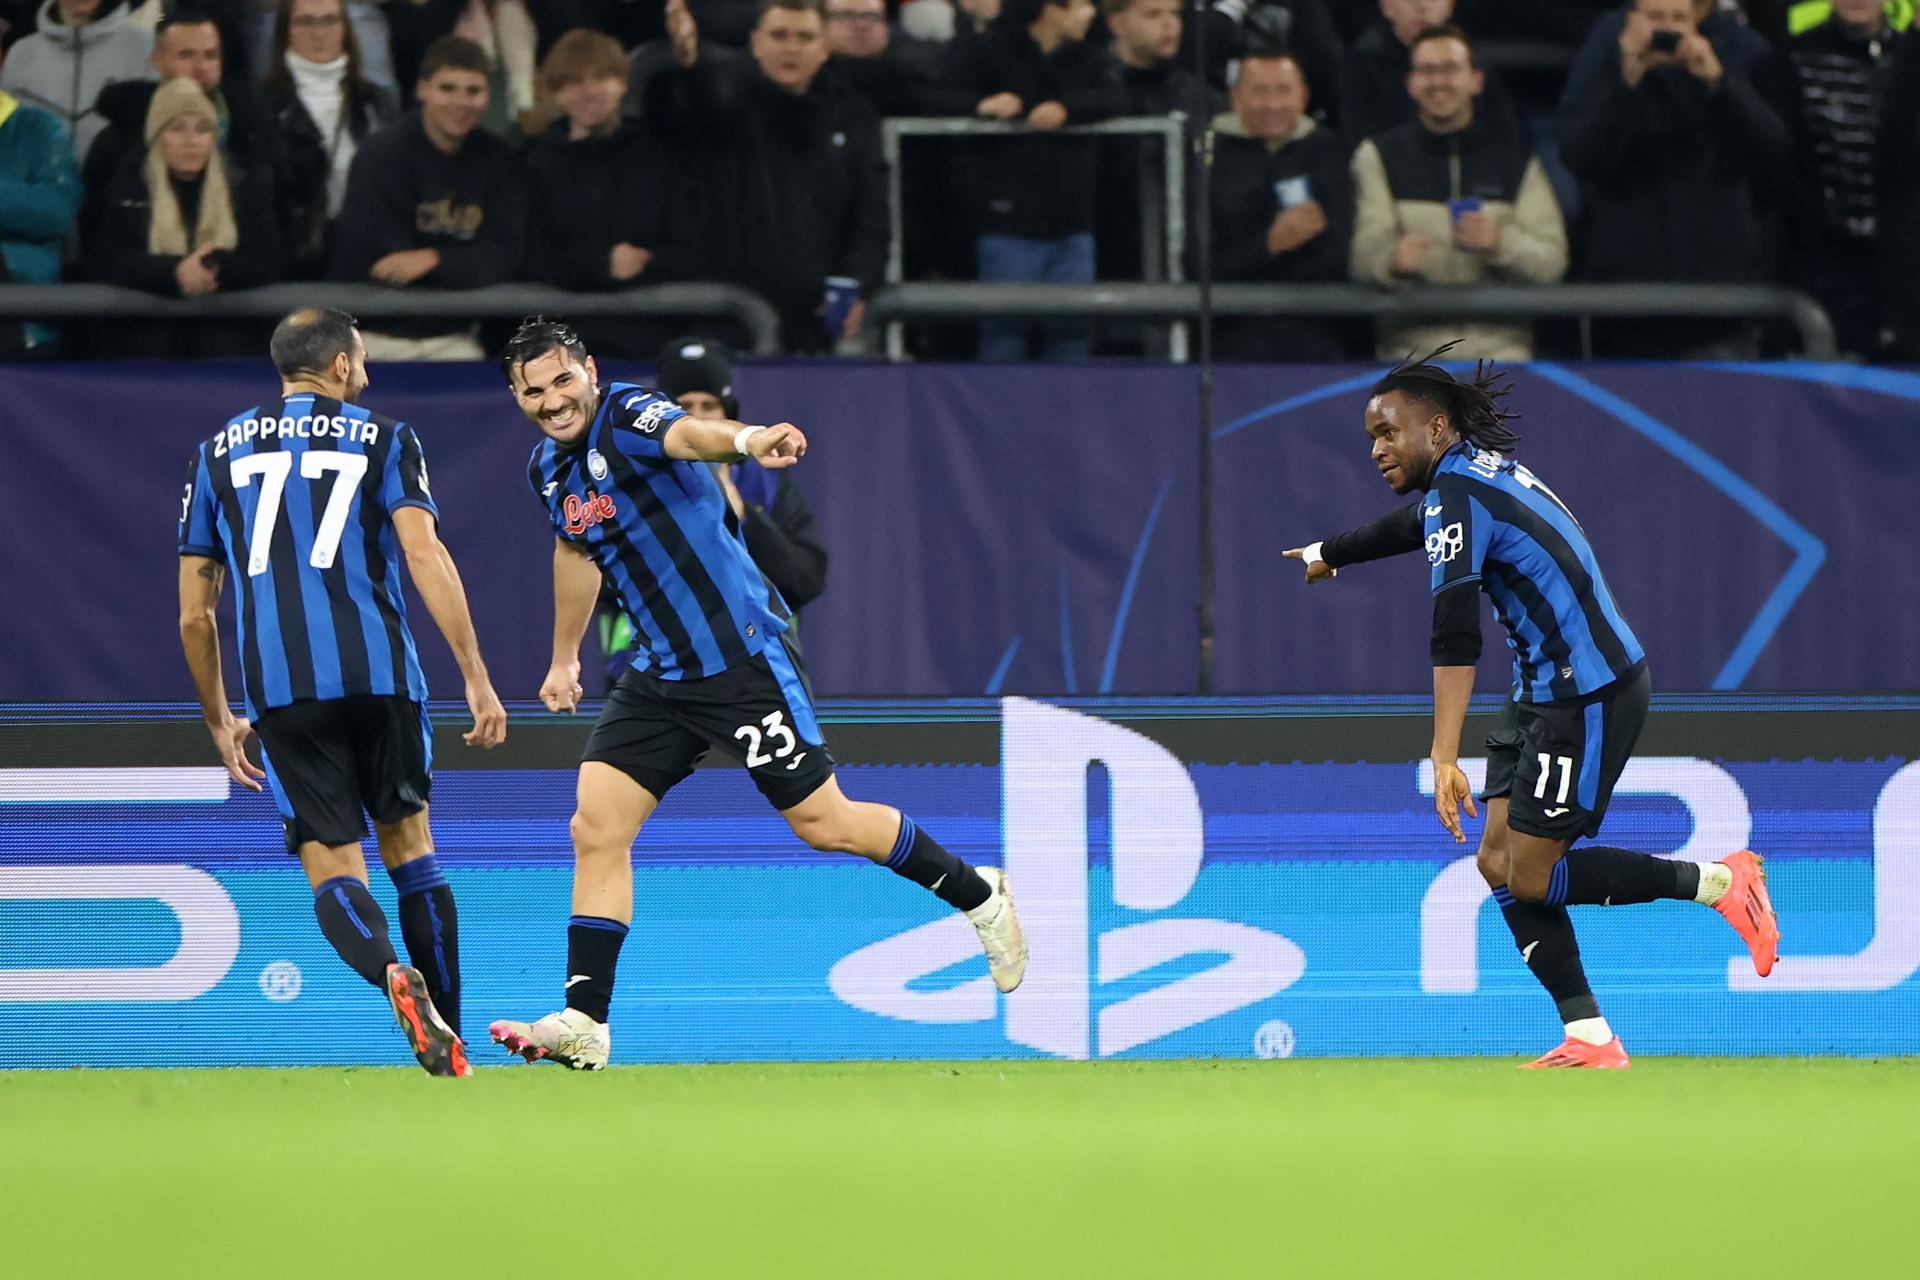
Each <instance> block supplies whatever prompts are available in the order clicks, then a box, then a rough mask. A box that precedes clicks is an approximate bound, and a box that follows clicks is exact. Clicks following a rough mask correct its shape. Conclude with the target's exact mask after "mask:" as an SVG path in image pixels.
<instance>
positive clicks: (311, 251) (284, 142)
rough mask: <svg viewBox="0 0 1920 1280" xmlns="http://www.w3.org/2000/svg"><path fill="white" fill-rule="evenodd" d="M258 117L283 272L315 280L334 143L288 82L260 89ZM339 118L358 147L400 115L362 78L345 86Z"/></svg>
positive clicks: (322, 254)
mask: <svg viewBox="0 0 1920 1280" xmlns="http://www.w3.org/2000/svg"><path fill="white" fill-rule="evenodd" d="M260 114H261V134H262V140H263V143H264V149H265V151H266V154H267V156H268V159H269V162H270V163H271V164H272V167H273V197H274V208H275V212H276V215H277V217H278V218H279V222H280V234H281V236H282V237H283V238H284V240H285V242H286V246H287V274H288V276H289V277H290V278H291V279H294V280H317V279H319V278H320V277H321V276H323V275H325V274H326V269H327V238H328V234H327V233H328V227H327V178H328V175H329V174H330V173H331V172H332V169H333V160H332V156H333V147H334V145H335V142H334V140H333V139H332V138H323V137H321V136H320V126H319V125H317V124H315V123H314V120H313V117H312V116H311V115H309V114H308V113H307V109H306V107H305V106H304V105H302V103H301V101H300V95H299V94H298V93H297V92H295V91H294V88H293V86H292V85H291V84H288V85H283V86H280V87H277V88H269V89H267V90H265V91H263V93H262V94H261V97H260ZM343 114H344V123H345V126H346V132H347V133H348V134H350V135H351V136H352V138H353V142H354V146H355V147H356V148H358V147H359V146H360V145H361V144H363V143H365V142H366V140H367V139H368V138H369V137H370V136H372V135H373V133H374V132H375V131H377V130H379V129H384V128H385V127H386V126H388V125H390V124H392V123H393V122H394V120H395V119H397V118H398V116H399V114H400V112H399V107H398V106H397V105H396V104H395V102H394V100H393V95H392V94H390V93H388V92H387V91H386V90H385V89H382V88H380V87H379V86H377V85H372V84H368V83H367V82H366V81H364V80H362V81H360V82H359V83H358V84H355V85H352V86H351V87H350V88H349V91H348V93H347V98H346V106H345V110H344V113H343Z"/></svg>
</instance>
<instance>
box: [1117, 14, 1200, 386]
mask: <svg viewBox="0 0 1920 1280" xmlns="http://www.w3.org/2000/svg"><path fill="white" fill-rule="evenodd" d="M1101 16H1102V17H1103V18H1104V19H1105V21H1106V24H1107V30H1108V32H1109V33H1111V35H1112V37H1113V45H1112V50H1113V61H1114V64H1115V71H1116V72H1117V73H1118V75H1119V77H1120V96H1121V103H1120V114H1121V115H1126V116H1166V115H1170V114H1172V113H1174V112H1178V113H1180V114H1181V115H1183V116H1185V117H1186V132H1187V136H1188V138H1189V140H1191V139H1193V138H1196V137H1198V136H1199V134H1200V133H1201V132H1202V131H1203V130H1205V129H1206V127H1207V122H1208V121H1210V120H1212V119H1213V117H1214V116H1215V115H1216V114H1217V113H1218V112H1219V111H1220V110H1221V108H1222V107H1223V106H1224V105H1225V102H1226V99H1225V97H1224V96H1223V95H1221V94H1220V93H1219V92H1217V91H1216V90H1215V89H1214V88H1213V86H1211V85H1209V84H1208V83H1207V82H1206V81H1205V80H1202V79H1201V78H1200V77H1199V76H1197V75H1195V74H1194V73H1193V72H1191V71H1189V70H1187V68H1186V67H1185V66H1184V65H1182V64H1181V62H1180V60H1179V54H1180V34H1181V32H1182V30H1183V29H1184V28H1185V25H1186V24H1185V21H1184V19H1183V17H1182V15H1181V12H1180V0H1102V4H1101ZM1165 150H1166V148H1165V145H1164V144H1163V143H1162V142H1161V141H1160V140H1159V139H1158V138H1152V137H1120V138H1102V139H1101V140H1100V153H1099V154H1100V158H1099V162H1098V168H1097V170H1096V178H1097V180H1098V182H1099V184H1100V187H1099V192H1098V203H1097V204H1096V205H1095V207H1094V214H1095V224H1094V261H1095V262H1096V263H1098V264H1099V276H1100V278H1101V279H1102V280H1145V279H1149V278H1151V279H1155V280H1164V279H1166V278H1167V274H1168V273H1167V270H1166V267H1167V264H1166V263H1165V261H1164V259H1165V256H1166V248H1165V245H1164V243H1161V244H1159V245H1156V246H1155V247H1154V249H1153V254H1154V258H1153V259H1149V258H1148V257H1147V256H1146V255H1147V253H1148V246H1147V245H1146V244H1145V243H1144V241H1143V240H1142V230H1143V225H1145V224H1143V218H1144V217H1145V216H1146V213H1147V211H1148V209H1152V210H1153V213H1154V222H1153V225H1156V226H1158V225H1160V224H1163V223H1164V222H1165V218H1164V216H1163V215H1162V214H1161V213H1160V210H1161V209H1163V208H1164V207H1165V190H1166V188H1165V187H1164V186H1163V185H1162V184H1163V180H1164V175H1165V165H1166V159H1167V157H1166V156H1165V155H1164V154H1163V153H1164V152H1165ZM1172 160H1173V163H1174V164H1176V165H1184V164H1186V162H1187V161H1186V155H1185V154H1184V153H1181V154H1176V155H1174V156H1173V157H1172ZM1161 239H1162V241H1164V227H1162V236H1161ZM1175 252H1176V253H1177V252H1179V250H1175ZM1150 260H1159V262H1160V267H1159V269H1158V270H1156V271H1154V272H1151V273H1149V272H1148V271H1147V262H1148V261H1150ZM1164 334H1165V327H1164V326H1159V325H1154V326H1142V325H1140V324H1138V323H1133V322H1111V323H1106V324H1102V325H1101V326H1100V352H1101V354H1102V355H1140V354H1152V355H1161V354H1164V349H1163V346H1162V343H1163V335H1164Z"/></svg>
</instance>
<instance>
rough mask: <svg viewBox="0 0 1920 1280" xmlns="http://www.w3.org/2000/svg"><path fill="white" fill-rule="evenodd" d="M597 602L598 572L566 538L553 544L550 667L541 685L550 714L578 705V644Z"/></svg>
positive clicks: (585, 554)
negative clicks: (551, 662) (551, 648)
mask: <svg viewBox="0 0 1920 1280" xmlns="http://www.w3.org/2000/svg"><path fill="white" fill-rule="evenodd" d="M599 599H600V568H599V566H598V565H596V564H594V562H593V560H592V559H591V558H590V557H589V556H588V555H587V553H586V552H584V551H582V550H581V549H580V548H578V547H576V546H574V545H573V544H572V543H571V542H568V541H567V540H566V539H565V538H555V539H554V540H553V665H552V666H550V667H548V668H547V678H546V679H545V680H544V681H542V682H541V684H540V701H542V702H544V703H546V704H547V710H549V711H569V712H570V711H572V710H573V709H574V708H575V707H577V706H579V705H580V698H581V695H582V694H583V693H584V692H585V691H584V690H583V689H582V688H581V687H580V640H581V637H583V636H585V635H586V634H587V624H588V623H589V622H591V621H593V606H594V603H595V602H596V601H598V600H599Z"/></svg>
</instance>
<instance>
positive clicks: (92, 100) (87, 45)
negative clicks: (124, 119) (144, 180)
mask: <svg viewBox="0 0 1920 1280" xmlns="http://www.w3.org/2000/svg"><path fill="white" fill-rule="evenodd" d="M152 51H153V32H152V30H151V29H149V28H148V27H145V26H142V25H141V24H139V23H137V22H134V21H132V20H131V19H130V18H129V16H128V13H127V10H126V8H125V7H124V6H122V4H121V3H120V0H47V3H46V6H45V7H44V8H42V9H41V10H40V25H39V29H38V30H36V31H35V32H34V33H33V34H32V35H30V36H27V37H25V38H24V39H22V40H21V41H20V43H18V44H16V45H15V46H14V47H13V50H12V53H11V56H9V57H8V58H7V63H6V67H5V69H4V70H0V89H4V90H6V91H7V92H8V93H11V94H12V95H13V96H14V97H16V98H18V99H20V101H22V102H24V103H26V104H28V105H29V106H35V107H42V108H45V109H46V110H48V111H51V112H53V114H54V115H56V116H58V117H59V118H60V122H61V123H62V124H64V125H66V126H67V131H68V133H70V134H72V135H73V155H74V159H76V160H79V159H82V158H84V157H85V156H86V154H87V148H88V147H90V146H92V145H93V139H94V135H95V134H97V133H99V132H100V130H101V129H102V128H103V127H105V124H106V121H105V120H104V119H103V118H102V117H101V116H100V115H99V113H98V112H97V111H95V109H94V107H95V104H96V103H97V102H98V101H99V98H100V90H101V89H103V88H105V87H106V86H107V85H108V84H109V83H111V82H113V81H115V80H144V79H146V78H147V75H148V70H147V55H148V54H150V53H151V52H152Z"/></svg>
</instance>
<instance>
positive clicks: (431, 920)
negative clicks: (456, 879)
mask: <svg viewBox="0 0 1920 1280" xmlns="http://www.w3.org/2000/svg"><path fill="white" fill-rule="evenodd" d="M387 874H388V875H389V876H391V877H392V879H393V887H394V889H395V891H396V892H398V893H399V895H400V936H401V937H402V938H403V939H405V941H406V944H407V958H408V959H410V960H412V961H413V967H414V968H416V969H418V970H420V972H421V973H422V974H424V975H425V976H426V979H427V994H428V996H430V997H431V998H432V1000H433V1007H434V1008H435V1009H436V1010H438V1011H439V1014H440V1017H441V1019H442V1020H443V1021H445V1022H446V1024H447V1025H448V1026H449V1027H451V1028H453V1033H454V1034H455V1035H459V1034H460V918H459V915H458V913H457V912H456V911H455V909H454V905H453V889H452V887H451V886H449V885H448V884H447V877H446V875H445V874H444V873H442V872H441V870H440V863H439V860H438V859H436V858H435V857H434V856H433V855H432V854H428V855H427V856H426V857H424V858H415V859H414V860H413V861H412V862H403V863H401V864H400V865H399V866H397V867H390V868H388V870H387Z"/></svg>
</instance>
